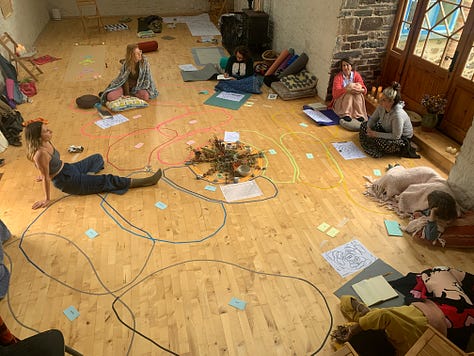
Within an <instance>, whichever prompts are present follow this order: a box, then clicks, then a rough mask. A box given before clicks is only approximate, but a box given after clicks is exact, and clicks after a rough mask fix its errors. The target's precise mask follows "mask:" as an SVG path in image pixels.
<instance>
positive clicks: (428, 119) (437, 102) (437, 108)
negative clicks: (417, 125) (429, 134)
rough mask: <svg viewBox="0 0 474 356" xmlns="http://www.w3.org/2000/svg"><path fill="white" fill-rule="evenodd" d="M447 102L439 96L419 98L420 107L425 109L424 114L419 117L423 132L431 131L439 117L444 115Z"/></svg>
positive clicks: (426, 95)
mask: <svg viewBox="0 0 474 356" xmlns="http://www.w3.org/2000/svg"><path fill="white" fill-rule="evenodd" d="M446 103H447V100H446V99H445V98H444V97H442V96H441V95H439V94H437V95H429V94H425V95H423V97H422V98H421V105H423V107H424V108H425V109H426V113H425V114H424V115H422V117H421V129H422V130H423V131H433V130H434V128H435V127H436V125H438V121H439V118H440V115H443V114H444V109H445V108H446Z"/></svg>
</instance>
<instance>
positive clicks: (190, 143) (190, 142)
mask: <svg viewBox="0 0 474 356" xmlns="http://www.w3.org/2000/svg"><path fill="white" fill-rule="evenodd" d="M193 143H196V141H194V140H189V141H188V142H186V144H187V145H189V146H191V145H192V144H193Z"/></svg>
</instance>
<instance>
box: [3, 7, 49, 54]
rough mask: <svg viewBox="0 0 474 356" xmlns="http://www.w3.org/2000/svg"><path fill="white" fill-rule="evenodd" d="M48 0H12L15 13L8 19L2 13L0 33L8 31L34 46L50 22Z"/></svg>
mask: <svg viewBox="0 0 474 356" xmlns="http://www.w3.org/2000/svg"><path fill="white" fill-rule="evenodd" d="M46 1H47V0H12V5H13V14H12V15H11V16H10V17H8V18H6V19H3V16H2V15H1V14H0V18H1V20H0V33H3V32H8V33H9V34H10V35H11V36H12V37H13V39H15V41H17V42H19V43H21V44H23V45H25V46H32V45H33V44H34V42H35V41H36V39H37V38H38V35H39V34H40V33H41V31H42V30H43V28H44V27H45V26H46V24H47V23H48V22H49V13H48V10H47V7H46ZM2 53H4V52H2Z"/></svg>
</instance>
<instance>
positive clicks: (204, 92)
mask: <svg viewBox="0 0 474 356" xmlns="http://www.w3.org/2000/svg"><path fill="white" fill-rule="evenodd" d="M199 94H209V91H207V90H201V91H200V92H199Z"/></svg>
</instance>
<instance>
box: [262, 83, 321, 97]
mask: <svg viewBox="0 0 474 356" xmlns="http://www.w3.org/2000/svg"><path fill="white" fill-rule="evenodd" d="M271 88H272V89H273V90H274V91H275V93H277V94H278V96H279V97H280V98H281V99H283V100H294V99H300V98H308V97H312V96H315V95H316V94H317V90H316V87H314V88H310V89H305V90H294V91H290V90H289V89H288V88H287V87H286V86H285V84H283V83H282V82H273V83H271Z"/></svg>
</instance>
